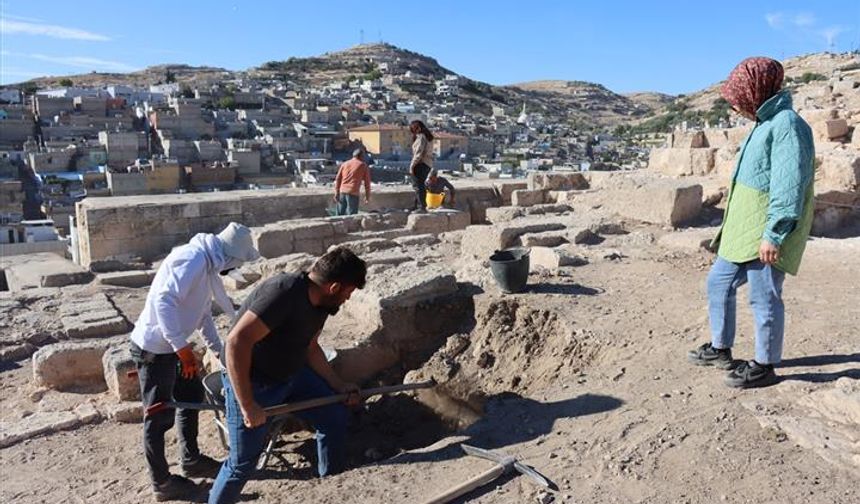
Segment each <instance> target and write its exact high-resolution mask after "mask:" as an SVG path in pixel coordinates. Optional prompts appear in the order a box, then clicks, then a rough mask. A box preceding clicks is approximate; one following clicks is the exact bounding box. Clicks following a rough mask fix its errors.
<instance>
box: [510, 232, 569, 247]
mask: <svg viewBox="0 0 860 504" xmlns="http://www.w3.org/2000/svg"><path fill="white" fill-rule="evenodd" d="M520 243H521V244H522V245H523V246H524V247H557V246H559V245H563V244H565V243H568V239H567V236H565V235H564V234H560V233H557V232H552V231H550V232H544V233H526V234H524V235H522V236H520Z"/></svg>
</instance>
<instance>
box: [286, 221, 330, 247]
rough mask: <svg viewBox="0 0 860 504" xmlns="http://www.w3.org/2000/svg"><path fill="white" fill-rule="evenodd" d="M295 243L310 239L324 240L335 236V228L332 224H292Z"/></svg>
mask: <svg viewBox="0 0 860 504" xmlns="http://www.w3.org/2000/svg"><path fill="white" fill-rule="evenodd" d="M289 227H290V229H292V231H293V239H294V240H295V241H297V242H298V241H300V240H306V239H308V238H313V239H323V238H329V237H331V236H334V226H332V225H331V223H330V222H297V223H290V226H289Z"/></svg>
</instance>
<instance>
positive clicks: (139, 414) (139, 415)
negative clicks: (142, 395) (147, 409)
mask: <svg viewBox="0 0 860 504" xmlns="http://www.w3.org/2000/svg"><path fill="white" fill-rule="evenodd" d="M107 417H108V419H109V420H112V421H114V422H117V423H141V422H143V406H141V404H140V403H139V402H137V401H134V402H125V401H124V402H121V403H119V404H111V405H110V406H108V407H107Z"/></svg>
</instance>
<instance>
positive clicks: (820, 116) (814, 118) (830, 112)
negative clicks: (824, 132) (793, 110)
mask: <svg viewBox="0 0 860 504" xmlns="http://www.w3.org/2000/svg"><path fill="white" fill-rule="evenodd" d="M798 113H799V114H800V116H801V117H803V119H804V120H805V121H806V122H807V123H809V124H816V123H823V122H824V121H827V120H830V119H836V118H837V117H839V115H838V114H837V112H836V109H833V108H824V109H803V110H800V111H799V112H798Z"/></svg>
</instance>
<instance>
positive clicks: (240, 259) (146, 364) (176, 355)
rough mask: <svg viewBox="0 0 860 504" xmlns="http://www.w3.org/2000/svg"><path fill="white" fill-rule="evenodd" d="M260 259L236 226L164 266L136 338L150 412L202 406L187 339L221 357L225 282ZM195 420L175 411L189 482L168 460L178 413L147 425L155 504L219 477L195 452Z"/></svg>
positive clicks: (176, 253) (200, 237)
mask: <svg viewBox="0 0 860 504" xmlns="http://www.w3.org/2000/svg"><path fill="white" fill-rule="evenodd" d="M259 257H260V254H259V253H258V252H257V250H256V249H255V248H254V245H253V241H252V239H251V230H250V229H248V228H247V227H245V226H243V225H241V224H236V223H235V222H231V223H230V224H229V225H228V226H227V227H226V228H225V229H224V230H223V231H221V232H220V233H218V234H217V235H214V234H206V233H200V234H197V235H195V236H194V238H192V239H191V241H190V242H189V243H188V244H186V245H182V246H181V247H177V248H175V249H173V251H172V252H170V254H169V255H168V256H167V257H166V258H165V259H164V261H163V262H162V263H161V266H160V267H159V268H158V272H157V273H156V275H155V278H154V279H153V282H152V286H151V287H150V289H149V294H148V295H147V297H146V305H145V306H144V308H143V311H142V312H141V314H140V317H139V318H138V319H137V323H136V324H135V327H134V330H133V331H132V333H131V353H132V358H133V359H134V361H135V363H136V364H137V369H138V377H139V379H140V392H141V400H142V401H143V406H144V408H147V407H149V406H151V405H153V404H155V403H158V402H164V401H172V400H178V401H190V402H201V401H202V400H203V387H202V384H201V383H200V379H199V377H198V372H199V365H198V362H197V358H196V357H195V355H194V352H193V351H192V348H191V344H190V343H189V341H188V338H189V336H191V334H192V333H193V332H194V331H196V330H199V331H200V332H201V333H202V335H203V338H204V340H205V341H206V345H207V346H208V347H209V349H210V350H212V351H213V352H214V353H215V354H216V355H220V354H221V351H222V348H223V347H222V343H221V339H220V338H219V337H218V330H217V328H216V327H215V321H214V320H213V319H212V300H213V298H214V300H215V302H216V303H217V304H218V306H219V307H220V308H221V311H222V312H224V313H226V314H227V315H229V316H230V317H231V318H232V317H234V316H235V309H234V307H233V302H232V301H231V300H230V298H229V297H228V296H227V294H226V292H224V285H223V283H222V282H221V278H220V275H223V274H225V273H226V272H228V271H230V270H231V269H235V268H237V267H239V266H241V265H242V264H243V263H244V262H246V261H253V260H255V259H257V258H259ZM197 416H198V412H197V411H196V410H175V417H176V423H177V424H178V425H179V429H178V430H179V432H178V437H179V445H180V450H181V469H182V473H183V474H184V475H185V476H186V477H182V476H179V475H174V474H170V471H169V469H168V464H167V459H166V458H165V456H164V434H165V433H166V432H167V431H168V430H169V429H170V428H171V427H172V426H173V424H174V410H172V409H166V410H163V411H160V412H158V413H154V414H152V415H148V416H147V417H146V418H145V419H144V423H143V446H144V453H145V454H146V463H147V469H148V470H149V475H150V479H151V481H152V488H153V493H154V494H155V500H156V501H164V500H174V499H185V498H188V496H189V495H191V494H193V493H195V492H196V491H198V488H197V486H196V485H195V484H194V482H193V481H191V480H189V479H187V477H203V476H214V474H215V473H216V472H217V471H218V468H219V467H220V462H218V461H216V460H213V459H212V458H210V457H207V456H205V455H202V454H201V453H200V450H199V449H198V447H197Z"/></svg>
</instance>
